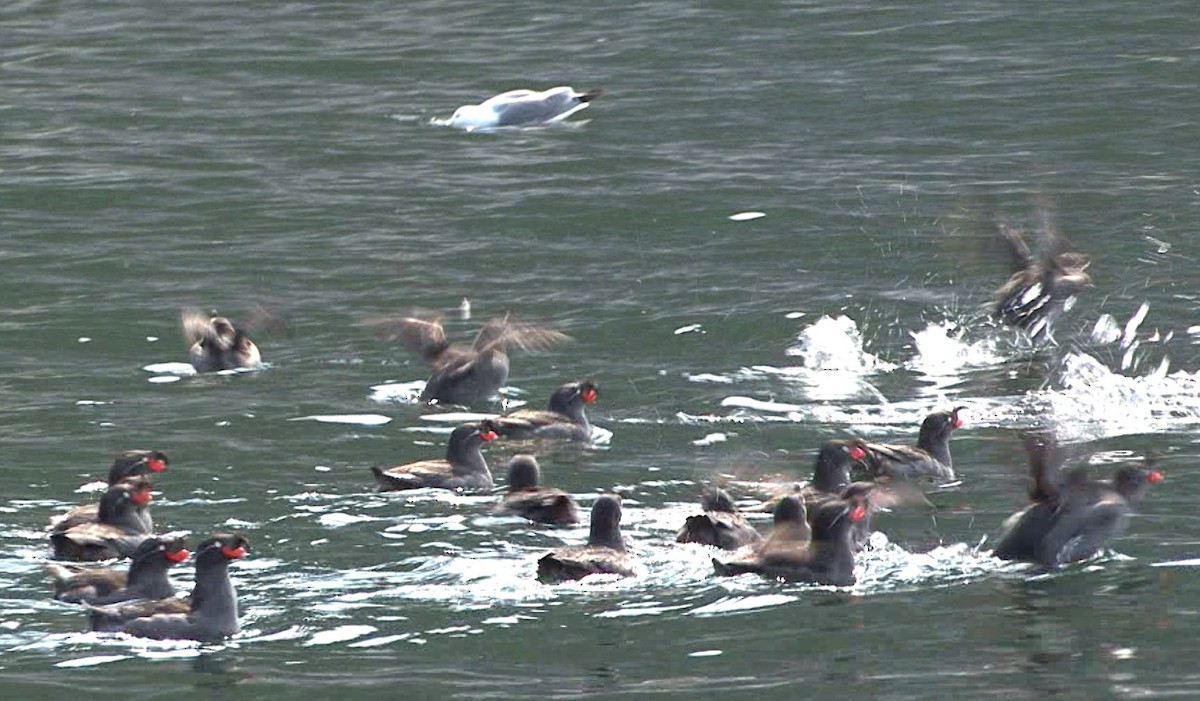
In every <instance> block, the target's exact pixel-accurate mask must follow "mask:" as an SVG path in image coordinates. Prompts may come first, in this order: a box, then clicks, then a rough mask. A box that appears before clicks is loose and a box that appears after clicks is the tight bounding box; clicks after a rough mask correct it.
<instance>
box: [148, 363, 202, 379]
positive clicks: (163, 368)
mask: <svg viewBox="0 0 1200 701" xmlns="http://www.w3.org/2000/svg"><path fill="white" fill-rule="evenodd" d="M142 369H143V370H145V371H146V372H151V373H154V374H155V375H178V376H180V377H186V376H188V375H195V374H196V368H194V367H192V364H191V363H153V364H151V365H147V366H145V367H143V368H142Z"/></svg>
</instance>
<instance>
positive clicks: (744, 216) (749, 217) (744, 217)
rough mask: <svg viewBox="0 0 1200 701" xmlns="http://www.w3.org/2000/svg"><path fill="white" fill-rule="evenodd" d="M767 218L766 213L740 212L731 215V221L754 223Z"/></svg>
mask: <svg viewBox="0 0 1200 701" xmlns="http://www.w3.org/2000/svg"><path fill="white" fill-rule="evenodd" d="M765 216H767V213H766V212H738V213H737V214H731V215H729V221H754V220H755V219H762V218H763V217H765Z"/></svg>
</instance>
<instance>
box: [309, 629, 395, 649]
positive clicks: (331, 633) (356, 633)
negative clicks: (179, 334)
mask: <svg viewBox="0 0 1200 701" xmlns="http://www.w3.org/2000/svg"><path fill="white" fill-rule="evenodd" d="M376 630H378V628H376V627H375V626H364V625H358V626H353V625H351V626H338V627H337V628H333V629H331V630H323V631H320V632H318V633H314V634H313V635H312V637H310V638H309V639H308V641H307V642H305V643H304V646H305V647H311V646H313V645H330V644H333V643H344V642H346V641H347V640H354V639H355V638H361V637H362V636H364V635H369V634H371V633H374V632H375V631H376Z"/></svg>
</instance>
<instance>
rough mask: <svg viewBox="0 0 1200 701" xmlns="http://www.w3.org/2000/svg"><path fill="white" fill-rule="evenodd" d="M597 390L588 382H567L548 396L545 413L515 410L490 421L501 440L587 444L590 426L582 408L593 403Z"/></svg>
mask: <svg viewBox="0 0 1200 701" xmlns="http://www.w3.org/2000/svg"><path fill="white" fill-rule="evenodd" d="M598 396H599V391H598V390H597V388H596V383H595V382H592V381H591V380H580V381H578V382H568V383H566V384H564V385H561V386H560V387H559V388H558V389H556V390H554V393H553V394H551V395H550V403H549V405H548V407H547V409H545V410H539V409H517V410H516V411H513V412H510V413H508V414H504V415H503V416H499V417H497V418H495V419H493V423H494V424H495V426H496V433H498V434H500V436H501V437H503V438H516V439H523V438H561V439H564V440H576V441H590V440H591V439H592V425H591V424H590V423H588V418H587V414H586V413H585V412H584V407H585V406H587V405H588V404H591V403H592V402H594V401H596V397H598Z"/></svg>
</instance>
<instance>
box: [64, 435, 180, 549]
mask: <svg viewBox="0 0 1200 701" xmlns="http://www.w3.org/2000/svg"><path fill="white" fill-rule="evenodd" d="M165 469H167V454H166V453H163V452H160V451H157V450H126V451H124V452H122V453H121V454H120V455H118V456H117V457H116V459H115V460H113V464H112V466H111V467H110V468H108V486H110V487H111V486H112V485H114V484H117V483H119V482H121V481H122V480H124V479H126V478H128V477H134V476H138V475H148V474H150V473H152V472H162V471H163V470H165ZM149 513H150V512H149V511H143V512H141V515H143V516H145V517H146V518H147V519H149ZM99 516H100V505H99V503H98V502H97V503H92V504H82V505H80V506H76V507H75V508H73V509H71V510H70V511H68V512H66V513H65V514H56V515H54V516H51V517H50V525H49V527H48V528H49V530H51V531H65V530H67V529H70V528H73V527H75V526H78V525H79V524H81V523H95V522H96V521H97V519H98V518H99ZM145 530H146V532H147V533H150V532H151V531H153V530H154V524H153V523H152V522H150V521H147V522H146V524H145Z"/></svg>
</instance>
